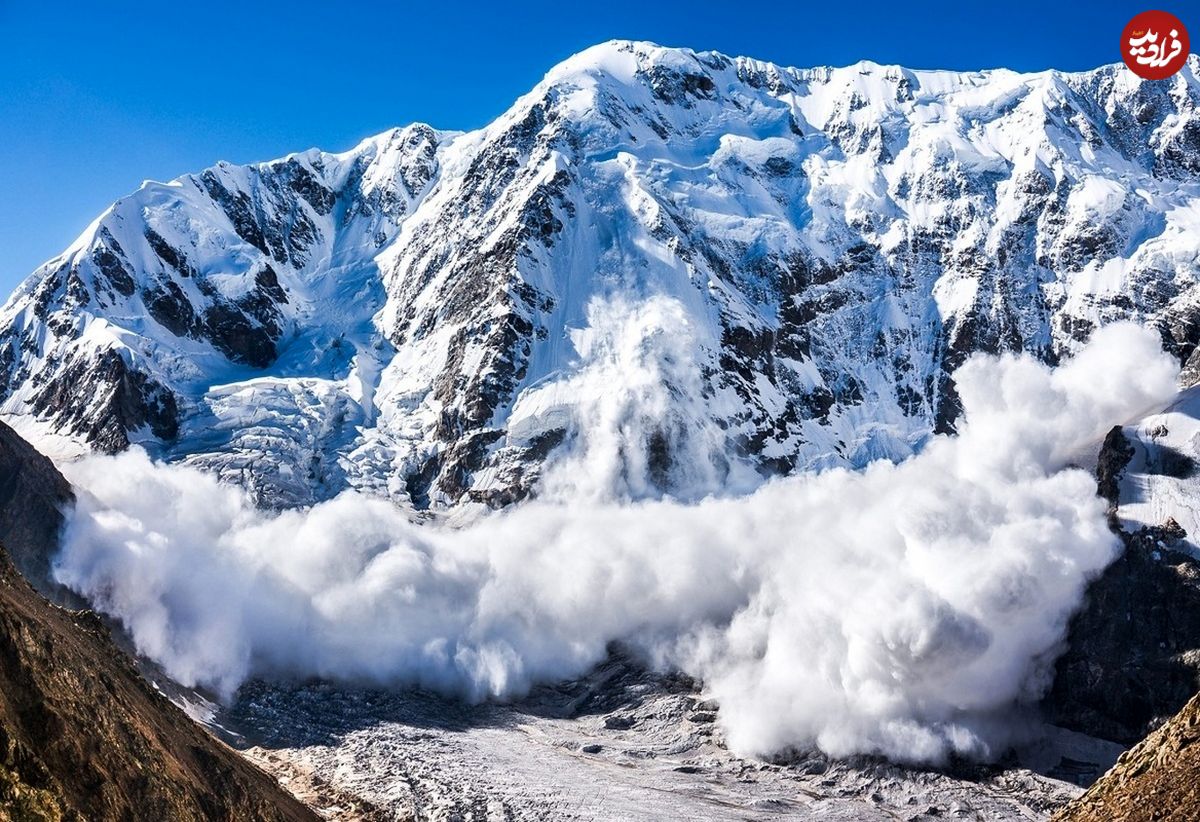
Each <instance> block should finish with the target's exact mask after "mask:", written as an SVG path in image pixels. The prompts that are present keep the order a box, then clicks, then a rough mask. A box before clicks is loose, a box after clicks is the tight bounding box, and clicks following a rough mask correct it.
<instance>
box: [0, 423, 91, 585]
mask: <svg viewBox="0 0 1200 822" xmlns="http://www.w3.org/2000/svg"><path fill="white" fill-rule="evenodd" d="M72 499H73V495H72V493H71V486H70V484H69V483H68V482H67V481H66V479H65V478H63V475H62V474H60V473H59V472H58V469H57V468H55V467H54V463H52V462H51V461H50V460H49V459H47V458H46V457H44V456H42V455H41V454H39V453H38V452H37V451H36V450H35V449H34V448H33V446H31V445H30V444H29V443H27V442H25V440H23V439H21V438H20V437H19V436H18V435H17V433H16V432H15V431H13V430H12V429H11V428H9V427H8V426H7V425H5V424H4V423H2V422H0V545H5V546H7V547H8V550H9V553H10V556H11V558H12V561H13V564H14V565H16V566H17V570H19V571H20V572H21V573H22V574H24V575H25V578H26V579H28V580H29V581H30V582H32V583H33V585H34V586H35V587H36V588H37V589H38V590H39V591H41V592H42V593H44V594H47V595H49V596H52V597H54V598H56V599H60V598H61V597H62V596H64V595H65V593H66V592H65V589H63V588H62V586H59V585H57V584H56V583H54V582H53V581H52V580H51V578H50V558H51V557H52V556H53V555H54V552H55V550H56V549H57V547H58V535H59V531H60V529H61V528H62V524H63V508H64V506H67V505H70V503H71V501H72Z"/></svg>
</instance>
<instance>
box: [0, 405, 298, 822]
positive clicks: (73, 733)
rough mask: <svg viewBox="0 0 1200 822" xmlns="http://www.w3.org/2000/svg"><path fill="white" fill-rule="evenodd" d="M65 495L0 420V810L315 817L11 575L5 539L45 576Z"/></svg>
mask: <svg viewBox="0 0 1200 822" xmlns="http://www.w3.org/2000/svg"><path fill="white" fill-rule="evenodd" d="M69 496H70V487H69V486H68V485H67V483H66V480H64V479H63V478H62V476H61V475H59V474H58V472H57V471H56V470H55V469H54V467H53V466H52V465H51V464H50V462H49V461H48V460H46V459H45V457H42V456H41V455H40V454H38V453H37V452H36V451H34V450H33V449H32V448H30V446H29V445H28V444H26V443H24V442H23V441H21V439H20V438H19V437H17V436H16V435H15V434H14V433H13V432H12V431H11V430H10V429H9V428H8V427H7V426H5V425H4V424H3V423H0V819H3V820H9V819H11V820H16V822H27V821H28V820H38V821H39V822H41V820H46V821H47V822H56V821H57V820H95V822H101V820H113V821H114V822H115V821H116V820H128V819H164V820H165V819H171V820H197V822H198V821H199V820H212V819H238V820H243V819H244V820H295V821H296V822H298V821H299V820H310V819H316V817H315V816H314V815H313V814H312V813H311V812H310V811H308V810H307V809H306V808H305V807H304V806H303V805H301V804H300V803H299V802H297V801H296V800H295V799H294V798H292V797H291V796H289V795H288V794H287V793H286V792H284V791H283V790H282V789H281V788H280V787H279V785H278V784H276V782H275V780H274V779H272V778H271V777H269V776H268V775H266V774H265V773H263V772H262V771H260V770H258V769H257V768H255V767H254V766H253V765H251V764H249V763H248V762H246V761H245V760H243V759H242V758H241V757H240V756H238V754H236V753H235V752H234V751H233V750H231V749H229V748H227V747H226V746H225V745H223V744H222V743H220V742H218V741H217V740H216V739H214V738H213V737H212V736H210V735H209V734H208V733H207V732H206V731H204V730H203V729H202V728H201V727H200V726H199V725H197V724H196V723H195V722H193V721H192V720H191V719H190V718H189V717H188V716H187V715H186V714H184V713H183V711H181V710H179V709H178V708H176V707H175V706H174V705H172V704H171V703H170V702H169V701H168V700H167V698H166V697H165V696H163V695H162V693H161V692H159V691H158V690H157V689H156V688H154V687H153V686H151V685H150V684H149V683H148V682H146V681H145V680H144V679H143V678H142V676H141V674H140V673H139V672H138V670H137V669H136V668H135V667H134V665H133V663H132V662H131V660H130V659H129V657H127V656H126V655H125V654H124V653H123V652H122V651H120V650H119V649H118V648H117V647H116V646H115V645H114V644H113V642H112V641H111V639H110V638H109V633H108V629H107V628H106V627H105V626H104V624H102V623H101V621H100V619H99V617H97V616H96V615H95V614H93V613H91V612H90V611H69V610H65V609H63V608H59V607H57V606H55V605H52V604H50V603H49V602H48V601H46V600H45V599H44V598H43V597H42V596H41V595H40V594H38V593H37V592H36V591H35V590H34V589H33V588H32V587H31V586H30V585H29V583H28V582H27V581H26V579H25V578H24V577H23V576H22V575H21V574H20V573H19V572H18V571H17V569H16V567H14V565H13V563H12V561H11V560H10V555H9V553H8V551H7V550H6V549H5V548H4V545H5V543H6V542H7V541H8V540H13V544H14V545H16V546H19V548H20V551H21V557H22V559H23V562H22V565H23V567H24V568H25V569H26V570H27V571H28V572H31V573H42V572H44V571H45V570H46V569H47V568H48V559H47V558H48V557H49V556H51V555H52V553H53V550H54V547H55V545H56V539H57V529H58V520H59V519H61V514H60V513H59V511H58V509H57V507H56V506H57V505H58V504H61V503H63V502H64V501H66V500H67V499H68V498H69ZM47 538H49V541H48V542H43V541H42V540H43V539H47ZM38 579H40V580H41V581H42V583H43V586H44V587H48V586H47V581H46V578H45V577H38Z"/></svg>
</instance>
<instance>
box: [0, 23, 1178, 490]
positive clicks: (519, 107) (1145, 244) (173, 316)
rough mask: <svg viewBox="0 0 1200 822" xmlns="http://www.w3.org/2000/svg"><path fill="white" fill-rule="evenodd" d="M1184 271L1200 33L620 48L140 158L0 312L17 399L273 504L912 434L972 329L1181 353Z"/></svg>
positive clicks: (649, 482) (799, 460) (635, 482)
mask: <svg viewBox="0 0 1200 822" xmlns="http://www.w3.org/2000/svg"><path fill="white" fill-rule="evenodd" d="M1198 275H1200V61H1198V59H1197V57H1196V56H1195V55H1193V56H1192V57H1191V58H1190V60H1189V63H1188V65H1187V66H1186V67H1185V68H1184V69H1183V70H1182V71H1181V72H1180V73H1179V74H1178V75H1176V76H1175V77H1174V78H1173V79H1171V80H1169V81H1163V82H1142V81H1140V80H1138V79H1137V78H1136V77H1134V76H1133V75H1132V74H1131V73H1130V72H1129V71H1127V70H1126V69H1125V68H1124V67H1123V66H1120V65H1114V66H1106V67H1102V68H1099V69H1096V70H1094V71H1090V72H1084V73H1076V74H1069V73H1062V72H1057V71H1050V72H1043V73H1038V74H1017V73H1013V72H1010V71H1003V70H997V71H985V72H976V73H953V72H936V71H910V70H907V69H903V68H899V67H895V66H879V65H875V64H872V63H859V64H856V65H853V66H849V67H846V68H837V69H833V68H816V69H791V68H783V67H779V66H775V65H771V64H769V63H763V62H760V61H756V60H751V59H745V58H730V57H726V56H723V55H720V54H716V53H711V52H706V53H696V52H692V51H689V50H685V49H668V48H661V47H658V46H654V45H651V44H647V43H632V42H611V43H607V44H604V45H600V46H597V47H595V48H592V49H589V50H587V51H585V52H583V53H581V54H579V55H577V56H575V57H573V58H571V59H569V60H567V61H566V62H565V63H563V64H561V65H560V66H558V67H556V68H554V69H553V70H552V71H551V72H550V73H549V74H547V76H546V78H545V79H544V80H543V81H542V82H541V83H540V84H539V85H538V86H537V87H535V88H534V89H533V90H532V91H531V92H530V93H529V94H527V95H525V96H524V97H522V98H521V99H519V100H518V101H517V102H516V103H515V104H514V105H513V106H512V108H511V109H510V110H509V111H508V112H507V113H505V114H504V115H503V116H501V117H500V118H498V119H497V120H496V121H495V122H493V123H491V124H490V125H488V126H487V127H486V128H484V129H481V130H479V131H475V132H471V133H466V134H459V133H448V132H441V131H437V130H435V129H432V128H430V127H428V126H424V125H412V126H408V127H406V128H403V129H395V130H392V131H389V132H386V133H384V134H381V135H379V136H377V137H373V138H370V139H368V140H366V141H364V142H363V143H361V144H360V145H358V146H356V147H355V148H354V149H352V150H350V151H348V152H345V153H341V154H329V153H324V152H320V151H316V150H310V151H307V152H304V153H300V154H294V155H291V156H289V157H286V158H284V159H282V160H277V161H274V162H269V163H264V164H260V165H251V166H233V165H228V164H218V165H217V166H215V167H213V168H210V169H207V170H205V171H203V172H200V173H198V174H192V175H186V176H184V177H181V178H179V179H177V180H174V181H172V182H170V183H166V184H163V183H153V182H148V183H146V184H144V185H143V186H142V188H141V189H139V190H138V191H137V192H135V193H133V194H131V195H130V196H128V197H126V198H124V199H122V200H120V201H118V202H117V203H116V204H114V205H113V206H112V207H111V208H110V209H109V210H107V211H106V212H105V213H104V214H102V215H101V216H100V217H99V218H98V219H97V220H96V221H95V222H94V223H93V224H92V225H91V226H89V227H88V229H87V230H86V231H85V232H84V233H83V235H82V236H80V238H79V239H78V240H76V241H75V243H73V244H72V245H71V246H70V247H69V248H68V249H67V250H66V251H65V252H64V253H63V254H61V255H60V256H58V257H56V258H55V259H53V260H51V261H50V262H48V263H46V264H45V265H44V266H42V267H41V268H39V269H38V270H37V271H36V272H34V274H33V275H32V276H31V277H30V278H29V279H28V280H27V281H26V282H25V283H24V284H23V285H22V286H21V287H20V288H19V289H18V290H17V292H16V293H15V294H14V295H13V296H12V297H11V299H10V300H9V301H8V302H7V304H6V305H5V306H4V308H3V309H0V413H3V414H4V415H5V416H6V417H7V418H9V419H12V420H14V421H17V422H19V423H23V424H24V425H25V426H26V428H28V427H30V426H35V427H37V428H39V429H40V430H42V431H43V432H55V433H58V434H62V435H66V436H68V437H70V438H72V439H74V440H76V441H78V442H81V443H84V444H87V445H89V446H91V447H93V448H96V449H100V450H103V451H119V450H122V449H124V448H126V447H128V445H129V444H131V443H141V444H143V445H146V446H147V447H148V448H149V449H151V450H152V451H153V452H155V453H158V454H161V455H162V456H164V457H167V458H169V459H173V460H182V461H186V462H189V463H192V464H195V465H199V466H202V467H205V468H207V469H210V470H212V471H214V472H216V473H218V474H219V475H220V476H222V477H223V478H226V479H229V480H233V481H236V482H240V483H243V484H245V485H247V486H248V487H250V488H252V489H253V490H254V492H255V494H256V496H257V498H258V499H259V500H260V502H262V503H264V504H266V505H270V506H291V505H302V504H307V503H311V502H313V501H316V500H320V499H325V498H328V497H331V496H333V495H335V494H336V493H337V492H338V491H340V490H342V489H343V488H347V487H353V488H359V489H363V490H366V491H369V492H372V493H377V494H380V495H383V496H386V497H389V498H391V499H393V500H395V501H397V502H398V503H401V504H402V505H405V506H411V507H413V508H416V509H426V508H430V509H441V508H449V507H454V506H461V505H463V504H467V503H472V504H475V505H488V506H491V507H498V506H501V505H505V504H507V503H509V502H512V501H514V500H518V499H521V498H523V497H525V496H527V495H529V494H530V493H531V491H532V490H533V488H534V485H535V484H536V483H538V482H539V481H540V482H542V484H543V485H542V487H543V489H545V491H546V492H547V493H553V491H554V489H555V488H557V487H561V486H569V487H570V488H571V490H572V491H573V492H574V493H575V494H582V495H584V496H588V495H590V496H599V497H616V498H642V497H654V496H660V495H663V494H669V495H672V496H676V497H681V498H696V497H700V496H703V495H706V494H709V493H714V492H720V491H723V490H730V489H740V488H744V487H749V486H752V485H754V484H756V483H757V482H758V481H759V480H760V478H762V477H765V476H769V475H771V474H773V473H779V472H787V471H791V470H795V469H798V468H811V467H821V466H825V465H831V464H850V465H862V464H864V463H866V462H868V461H870V460H872V459H876V458H880V457H883V458H893V459H894V458H901V457H904V456H906V455H908V454H909V453H911V452H912V450H913V449H914V447H916V446H918V445H919V444H920V443H921V441H922V440H923V439H924V438H925V437H927V436H928V435H929V434H930V433H932V432H935V431H946V430H950V429H952V427H953V424H954V420H955V418H956V414H957V410H958V405H957V399H956V395H955V392H954V386H953V384H952V382H951V381H950V379H949V377H948V374H949V373H950V372H951V371H953V369H954V368H955V367H957V366H958V365H959V364H961V363H962V361H963V360H964V359H965V358H966V357H967V356H968V355H969V354H970V353H972V352H975V351H988V352H996V351H1004V350H1018V349H1023V350H1026V351H1031V352H1035V353H1036V354H1038V355H1039V356H1040V357H1042V358H1044V359H1045V360H1047V361H1055V360H1057V359H1058V358H1060V357H1062V356H1063V355H1064V354H1067V353H1069V352H1071V351H1073V350H1074V349H1075V348H1076V347H1078V346H1079V345H1080V344H1081V342H1082V341H1083V340H1085V339H1086V338H1087V336H1088V335H1089V333H1090V332H1091V331H1092V330H1093V329H1094V328H1096V327H1097V326H1099V325H1102V324H1105V323H1108V322H1111V321H1113V320H1117V319H1123V318H1133V319H1136V320H1138V321H1141V322H1144V323H1148V324H1151V325H1153V326H1154V327H1155V328H1157V329H1159V330H1160V332H1161V334H1162V336H1163V339H1164V341H1165V342H1166V344H1167V345H1168V347H1169V348H1170V350H1171V351H1173V352H1174V353H1175V354H1177V355H1178V357H1179V358H1180V360H1181V361H1183V362H1185V363H1188V364H1189V365H1190V366H1191V368H1192V369H1193V370H1195V369H1196V368H1197V367H1200V355H1195V356H1194V352H1195V350H1196V347H1197V344H1198V343H1200V289H1198V288H1197V277H1198ZM33 420H36V421H37V422H36V423H35V422H33ZM730 455H733V456H730ZM580 459H582V460H586V461H587V462H588V465H589V470H588V471H586V472H585V471H575V470H572V464H571V460H580Z"/></svg>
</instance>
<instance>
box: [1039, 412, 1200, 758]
mask: <svg viewBox="0 0 1200 822" xmlns="http://www.w3.org/2000/svg"><path fill="white" fill-rule="evenodd" d="M1131 454H1132V448H1131V446H1130V445H1129V443H1128V441H1127V440H1126V438H1125V436H1124V435H1123V434H1122V433H1121V431H1120V429H1119V428H1117V429H1113V431H1111V432H1110V433H1109V435H1108V437H1107V438H1106V439H1105V441H1104V446H1103V447H1102V449H1101V451H1100V456H1099V461H1098V470H1097V474H1098V480H1099V487H1100V494H1101V496H1104V497H1105V498H1107V499H1108V500H1109V501H1110V503H1114V504H1115V501H1116V489H1117V483H1118V482H1119V479H1120V474H1121V472H1122V471H1123V470H1124V468H1125V466H1126V465H1127V464H1128V462H1129V458H1130V456H1131ZM1109 521H1110V527H1112V529H1113V530H1114V532H1115V533H1116V534H1117V535H1118V536H1119V537H1120V538H1121V541H1122V542H1123V543H1124V551H1123V553H1122V554H1121V556H1120V557H1119V558H1118V559H1117V560H1116V561H1115V562H1114V563H1113V564H1112V565H1110V566H1109V567H1108V568H1107V569H1106V570H1105V571H1104V573H1103V574H1102V575H1101V576H1100V577H1099V578H1098V579H1097V580H1096V581H1095V582H1093V583H1092V585H1091V586H1090V587H1089V589H1088V593H1087V599H1086V602H1085V603H1084V606H1083V607H1082V608H1081V609H1080V611H1079V612H1078V613H1077V614H1076V615H1075V617H1074V618H1073V619H1072V621H1071V627H1070V632H1069V635H1068V648H1067V651H1066V653H1064V654H1063V655H1062V657H1060V658H1059V660H1058V663H1057V668H1056V672H1055V677H1054V685H1053V687H1052V688H1051V691H1050V693H1049V694H1048V695H1047V697H1046V701H1045V703H1044V705H1045V708H1046V710H1047V713H1048V715H1049V718H1050V720H1051V721H1053V722H1054V723H1055V724H1058V725H1062V726H1064V727H1067V728H1071V729H1072V730H1077V731H1082V732H1084V733H1087V734H1089V735H1091V736H1098V737H1101V738H1103V739H1109V740H1112V741H1114V742H1120V743H1122V744H1125V745H1132V744H1133V743H1135V742H1137V741H1138V740H1140V739H1142V738H1143V737H1144V736H1145V735H1146V734H1147V733H1148V732H1150V731H1151V730H1153V729H1154V728H1155V727H1157V726H1158V725H1159V724H1160V723H1161V722H1163V721H1164V720H1165V719H1166V718H1167V717H1170V716H1172V715H1173V714H1174V713H1175V712H1176V711H1178V710H1179V709H1180V707H1182V706H1183V705H1184V703H1186V702H1187V700H1188V699H1189V698H1190V697H1191V696H1192V695H1193V694H1194V693H1196V690H1197V687H1198V686H1200V562H1198V561H1197V560H1196V559H1194V558H1193V557H1191V556H1190V555H1188V554H1185V553H1183V552H1182V551H1180V550H1177V548H1178V547H1179V542H1180V540H1181V539H1182V538H1183V537H1184V536H1186V534H1185V533H1184V531H1183V529H1182V528H1180V527H1179V525H1178V524H1176V523H1175V521H1174V520H1168V521H1167V522H1166V523H1164V524H1163V525H1162V526H1159V527H1155V528H1142V529H1139V530H1138V531H1137V532H1135V533H1128V532H1127V531H1125V530H1123V529H1122V528H1121V526H1120V523H1119V521H1118V520H1117V518H1116V514H1115V505H1114V508H1113V509H1111V510H1110V520H1109Z"/></svg>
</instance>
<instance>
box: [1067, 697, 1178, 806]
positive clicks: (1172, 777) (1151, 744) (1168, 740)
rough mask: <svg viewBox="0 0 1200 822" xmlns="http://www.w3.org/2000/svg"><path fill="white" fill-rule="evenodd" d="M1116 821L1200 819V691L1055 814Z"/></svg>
mask: <svg viewBox="0 0 1200 822" xmlns="http://www.w3.org/2000/svg"><path fill="white" fill-rule="evenodd" d="M1113 819H1121V820H1124V821H1125V822H1143V821H1144V822H1149V821H1150V820H1180V822H1183V820H1189V819H1200V695H1198V696H1196V697H1193V698H1192V700H1191V701H1190V702H1188V704H1187V705H1186V706H1185V707H1184V709H1183V710H1182V711H1180V712H1179V714H1177V715H1176V716H1175V717H1174V718H1172V719H1171V720H1170V721H1169V722H1167V723H1166V724H1165V725H1163V726H1162V727H1161V728H1159V729H1158V730H1157V731H1155V732H1154V733H1152V734H1150V736H1148V737H1146V739H1144V740H1143V741H1142V742H1140V743H1139V744H1138V745H1136V746H1135V747H1134V748H1132V749H1131V750H1129V751H1126V752H1125V753H1124V754H1122V756H1121V758H1120V759H1119V760H1118V761H1117V764H1116V765H1115V766H1114V767H1113V769H1112V770H1111V771H1109V772H1108V773H1107V774H1105V775H1104V777H1103V778H1101V779H1100V780H1099V781H1098V782H1096V783H1095V784H1094V785H1092V787H1091V788H1089V789H1088V791H1087V793H1085V794H1084V795H1083V796H1081V797H1079V798H1078V799H1077V800H1075V801H1074V802H1072V803H1071V804H1070V805H1068V806H1067V807H1066V808H1064V809H1063V810H1062V811H1061V812H1059V813H1058V814H1056V815H1055V816H1054V822H1108V821H1109V820H1113Z"/></svg>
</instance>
